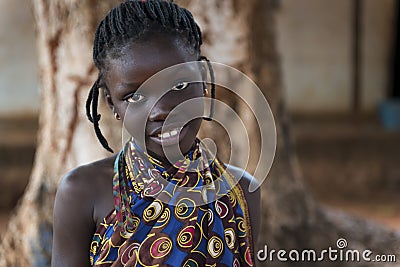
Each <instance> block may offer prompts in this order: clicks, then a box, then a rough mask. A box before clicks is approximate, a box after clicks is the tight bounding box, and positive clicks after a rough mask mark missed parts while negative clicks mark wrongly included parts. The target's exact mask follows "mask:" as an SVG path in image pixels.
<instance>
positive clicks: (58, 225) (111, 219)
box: [52, 0, 260, 267]
mask: <svg viewBox="0 0 400 267" xmlns="http://www.w3.org/2000/svg"><path fill="white" fill-rule="evenodd" d="M201 44H202V35H201V31H200V28H199V27H198V25H197V24H196V22H195V21H194V19H193V17H192V15H191V13H190V12H189V11H188V10H186V9H184V8H181V7H179V6H177V5H176V4H174V3H172V2H168V1H162V0H147V1H146V0H132V1H126V2H124V3H121V4H120V5H118V6H117V7H115V8H114V9H112V10H111V11H110V12H109V13H108V14H107V16H106V17H105V18H104V19H103V20H102V21H101V22H100V24H99V25H98V27H97V31H96V36H95V40H94V49H93V59H94V63H95V65H96V67H97V68H98V70H99V76H98V79H97V80H96V82H95V83H94V85H93V87H92V89H91V91H90V93H89V97H88V101H87V106H86V108H87V114H88V118H89V120H90V121H91V122H92V123H93V125H94V130H95V133H96V135H97V137H98V138H99V140H100V142H101V144H102V145H103V147H104V148H106V149H107V150H109V151H112V150H111V148H110V147H109V146H108V144H107V141H106V139H105V138H104V136H103V135H102V134H101V131H100V128H99V120H100V115H99V114H98V113H97V104H98V97H99V91H100V90H104V94H105V97H106V100H107V103H108V104H109V106H110V108H111V110H112V111H113V112H114V116H115V118H116V119H121V118H124V120H125V121H129V124H131V126H132V127H133V128H135V126H136V128H144V129H138V130H142V131H143V132H144V137H143V140H142V141H137V140H136V139H137V138H136V137H137V136H136V135H135V133H133V134H132V135H133V138H131V139H130V140H129V141H128V142H127V143H126V145H125V146H124V148H123V149H122V150H121V151H120V152H119V153H118V154H117V155H113V156H111V157H109V158H106V159H103V160H100V161H97V162H94V163H91V164H88V165H85V166H81V167H78V168H76V169H74V170H72V171H71V172H69V173H68V174H67V175H66V176H65V177H64V178H63V179H62V182H61V183H60V186H59V188H58V191H57V196H56V201H55V207H54V236H53V253H52V266H54V267H62V266H68V267H74V266H76V267H78V266H79V267H84V266H254V261H255V259H254V251H253V250H254V244H255V243H256V237H257V235H258V225H259V208H260V192H259V190H256V191H255V192H252V193H249V192H248V187H249V184H250V181H251V180H252V179H254V178H253V177H252V176H251V175H249V174H248V173H246V172H244V171H243V170H241V169H239V168H237V167H234V166H228V165H224V164H222V163H220V162H219V161H218V160H217V159H216V158H213V157H212V156H211V154H210V152H209V151H208V150H207V148H206V147H205V146H203V145H202V144H201V141H199V140H198V139H197V138H196V135H197V132H198V130H199V128H200V125H201V121H202V119H201V118H196V119H192V120H190V121H189V122H187V123H186V124H185V125H184V126H183V127H179V128H173V129H172V128H168V127H169V126H168V125H164V124H165V121H166V118H167V116H168V115H169V114H170V113H171V111H172V110H173V109H174V108H175V107H177V106H178V105H179V104H180V103H183V102H185V101H188V100H191V99H196V98H198V97H203V96H204V95H207V89H206V87H205V83H203V82H192V83H190V82H189V81H186V80H179V79H175V78H176V77H175V78H174V81H176V83H175V84H169V82H166V83H165V84H164V86H165V87H167V88H169V89H168V90H167V91H166V92H165V93H164V94H163V95H162V97H161V98H159V99H157V100H154V99H153V100H152V98H154V95H153V94H154V91H152V90H156V89H152V87H149V88H148V89H146V90H147V91H138V89H139V87H140V86H141V85H142V84H143V83H144V82H145V81H147V80H148V79H149V78H150V77H152V76H153V75H154V74H156V73H158V72H160V71H162V70H163V69H166V68H169V67H171V66H174V65H176V64H182V63H186V62H193V61H197V62H200V61H202V60H206V61H207V62H208V60H207V59H206V58H205V57H203V56H202V55H201V53H200V46H201ZM200 65H201V64H200ZM209 67H210V65H209ZM192 71H193V70H192ZM210 72H212V69H210ZM196 73H197V74H196V75H198V76H199V77H200V78H201V77H204V70H203V69H202V68H199V69H198V70H197V72H196ZM211 74H212V73H211ZM176 75H179V74H176ZM211 76H213V74H212V75H211ZM178 78H179V77H178ZM211 95H212V97H214V95H215V87H214V86H212V92H211ZM152 101H153V103H154V105H150V104H149V103H151V102H152ZM211 116H212V114H211ZM143 118H145V120H146V123H145V124H144V125H143V126H140V124H141V123H140V120H141V119H143ZM134 132H135V131H134ZM176 136H179V137H176ZM174 142H175V143H177V144H178V145H179V148H180V150H181V151H182V153H183V155H184V157H183V158H178V159H177V160H176V161H173V162H169V161H168V157H167V155H166V154H165V149H164V148H165V147H166V146H169V145H171V144H172V143H174ZM143 146H145V147H143ZM235 179H236V180H237V179H239V182H238V183H237V184H236V185H235V183H234V180H235ZM229 185H232V187H229ZM171 188H172V189H173V190H171ZM180 188H189V189H196V188H203V189H205V191H201V190H200V191H196V190H192V191H191V194H186V195H181V196H180V193H179V192H180V191H179V190H177V189H180ZM188 191H190V190H188ZM204 192H206V194H203V193H204ZM210 194H211V195H212V194H213V195H214V196H218V197H217V198H215V199H211V200H210V201H205V202H202V203H200V204H198V203H199V202H197V200H196V199H203V200H204V199H205V200H207V198H208V196H209V195H210ZM182 196H183V197H182Z"/></svg>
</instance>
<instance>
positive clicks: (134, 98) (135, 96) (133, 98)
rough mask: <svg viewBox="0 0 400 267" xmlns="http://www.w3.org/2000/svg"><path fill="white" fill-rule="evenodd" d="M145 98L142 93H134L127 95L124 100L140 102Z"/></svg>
mask: <svg viewBox="0 0 400 267" xmlns="http://www.w3.org/2000/svg"><path fill="white" fill-rule="evenodd" d="M143 99H144V96H143V95H141V94H132V95H129V96H128V97H126V98H125V99H124V100H125V101H127V102H129V103H137V102H140V101H142V100H143Z"/></svg>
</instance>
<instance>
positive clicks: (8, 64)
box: [0, 0, 39, 117]
mask: <svg viewBox="0 0 400 267" xmlns="http://www.w3.org/2000/svg"><path fill="white" fill-rule="evenodd" d="M0 25H1V26H0V116H1V117H3V116H19V115H35V114H37V113H38V109H39V90H38V68H37V63H36V47H35V44H36V42H35V33H34V20H33V16H32V10H31V7H30V1H29V0H18V1H13V0H1V1H0Z"/></svg>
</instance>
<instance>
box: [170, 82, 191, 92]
mask: <svg viewBox="0 0 400 267" xmlns="http://www.w3.org/2000/svg"><path fill="white" fill-rule="evenodd" d="M188 86H189V83H188V82H179V83H177V84H176V85H175V86H173V87H172V90H174V91H180V90H183V89H185V88H186V87H188Z"/></svg>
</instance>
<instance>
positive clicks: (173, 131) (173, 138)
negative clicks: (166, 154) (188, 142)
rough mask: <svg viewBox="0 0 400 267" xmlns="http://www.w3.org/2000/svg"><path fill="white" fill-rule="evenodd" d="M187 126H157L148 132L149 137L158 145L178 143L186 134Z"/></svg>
mask: <svg viewBox="0 0 400 267" xmlns="http://www.w3.org/2000/svg"><path fill="white" fill-rule="evenodd" d="M186 133H187V126H186V125H185V126H183V127H179V126H173V125H171V126H165V127H158V128H157V129H155V130H154V131H152V133H151V134H150V136H149V137H150V139H151V140H152V141H154V142H156V143H158V144H160V145H163V146H169V145H175V144H178V143H179V142H180V141H181V140H182V139H183V138H184V137H185V135H186Z"/></svg>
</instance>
